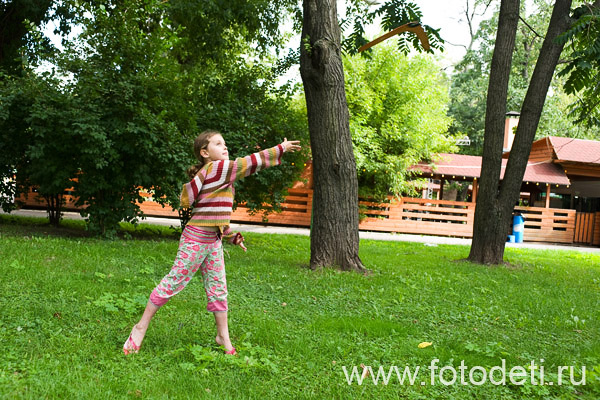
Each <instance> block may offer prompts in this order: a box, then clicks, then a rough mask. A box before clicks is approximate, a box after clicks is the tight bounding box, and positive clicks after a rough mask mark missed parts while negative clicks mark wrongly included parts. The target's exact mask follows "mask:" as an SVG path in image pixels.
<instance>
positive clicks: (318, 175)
mask: <svg viewBox="0 0 600 400" xmlns="http://www.w3.org/2000/svg"><path fill="white" fill-rule="evenodd" d="M303 18H304V21H303V29H302V41H301V44H300V73H301V76H302V81H303V83H304V93H305V96H306V106H307V112H308V129H309V132H310V143H311V149H312V157H313V168H314V169H313V174H314V193H313V213H312V218H313V221H312V227H311V257H310V265H311V268H313V269H314V268H317V267H323V266H338V267H340V268H341V269H343V270H364V267H363V265H362V262H361V260H360V258H359V257H358V246H359V237H358V181H357V177H356V162H355V160H354V153H353V151H352V138H351V136H350V127H349V113H348V105H347V103H346V91H345V88H344V71H343V67H342V57H341V48H340V40H341V32H340V28H339V23H338V21H337V11H336V1H335V0H304V17H303Z"/></svg>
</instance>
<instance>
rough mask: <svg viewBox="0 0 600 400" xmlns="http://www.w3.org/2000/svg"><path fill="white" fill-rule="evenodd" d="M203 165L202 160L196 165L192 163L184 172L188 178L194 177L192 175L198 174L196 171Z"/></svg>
mask: <svg viewBox="0 0 600 400" xmlns="http://www.w3.org/2000/svg"><path fill="white" fill-rule="evenodd" d="M203 166H204V160H202V161H200V162H198V164H196V165H192V166H191V167H189V168H188V169H187V170H186V171H185V173H186V174H187V175H188V176H189V177H190V179H194V177H195V176H196V175H197V174H198V171H200V170H201V169H202V167H203Z"/></svg>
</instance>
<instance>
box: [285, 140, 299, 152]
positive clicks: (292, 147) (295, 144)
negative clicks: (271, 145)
mask: <svg viewBox="0 0 600 400" xmlns="http://www.w3.org/2000/svg"><path fill="white" fill-rule="evenodd" d="M281 145H282V146H283V152H284V153H286V152H288V151H298V150H300V149H302V147H300V141H299V140H287V138H283V143H281Z"/></svg>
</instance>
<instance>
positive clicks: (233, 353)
mask: <svg viewBox="0 0 600 400" xmlns="http://www.w3.org/2000/svg"><path fill="white" fill-rule="evenodd" d="M225 354H228V355H230V356H237V351H235V347H234V348H233V349H231V350H229V351H226V352H225Z"/></svg>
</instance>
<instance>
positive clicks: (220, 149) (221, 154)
mask: <svg viewBox="0 0 600 400" xmlns="http://www.w3.org/2000/svg"><path fill="white" fill-rule="evenodd" d="M200 154H201V155H202V157H204V158H208V159H209V160H210V161H218V160H229V152H228V151H227V145H226V144H225V139H223V136H221V135H214V136H212V137H211V138H210V139H209V140H208V146H206V148H205V149H202V150H201V151H200Z"/></svg>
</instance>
